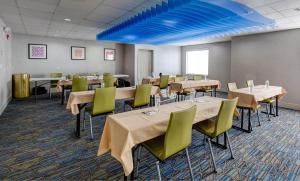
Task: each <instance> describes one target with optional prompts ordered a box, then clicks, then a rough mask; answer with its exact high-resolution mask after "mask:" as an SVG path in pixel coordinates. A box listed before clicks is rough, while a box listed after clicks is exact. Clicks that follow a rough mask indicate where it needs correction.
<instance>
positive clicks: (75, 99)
mask: <svg viewBox="0 0 300 181" xmlns="http://www.w3.org/2000/svg"><path fill="white" fill-rule="evenodd" d="M135 90H136V87H122V88H116V96H115V100H123V99H130V98H134V95H135ZM94 95H95V90H89V91H80V92H71V93H70V96H69V99H68V103H67V106H66V109H67V110H70V111H71V113H72V114H73V115H75V116H77V119H76V129H75V136H76V137H78V138H80V116H81V110H82V109H83V108H84V107H85V106H86V105H87V104H88V103H92V102H93V100H94ZM155 95H160V89H159V87H157V86H152V89H151V97H155Z"/></svg>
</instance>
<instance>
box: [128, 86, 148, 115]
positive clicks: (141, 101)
mask: <svg viewBox="0 0 300 181" xmlns="http://www.w3.org/2000/svg"><path fill="white" fill-rule="evenodd" d="M151 90H152V85H151V84H141V85H137V86H136V90H135V94H134V99H133V100H127V101H125V102H124V111H125V108H126V105H129V106H130V107H131V108H141V107H144V106H149V104H150V96H151Z"/></svg>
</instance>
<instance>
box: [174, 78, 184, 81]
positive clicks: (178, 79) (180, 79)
mask: <svg viewBox="0 0 300 181" xmlns="http://www.w3.org/2000/svg"><path fill="white" fill-rule="evenodd" d="M181 81H184V77H175V82H181Z"/></svg>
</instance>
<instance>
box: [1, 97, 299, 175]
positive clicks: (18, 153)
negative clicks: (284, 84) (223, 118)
mask: <svg viewBox="0 0 300 181" xmlns="http://www.w3.org/2000/svg"><path fill="white" fill-rule="evenodd" d="M218 96H226V95H223V94H222V95H220V94H219V95H218ZM59 100H60V99H59V97H56V98H53V99H52V100H49V99H48V98H46V97H40V98H39V99H38V102H37V104H35V103H34V100H33V99H29V100H24V101H17V100H13V101H12V102H11V103H10V104H9V105H8V107H7V108H6V110H5V112H4V113H3V114H2V116H1V117H0V180H6V179H8V180H33V179H35V180H121V179H123V171H122V167H121V165H120V163H119V162H117V161H116V160H115V159H114V158H112V157H111V156H110V154H109V153H108V154H105V155H103V156H100V157H97V156H96V154H97V150H98V145H99V140H100V137H101V133H102V129H103V125H104V119H103V117H98V118H95V119H94V122H93V123H94V136H95V139H94V140H93V141H91V140H90V135H89V129H88V128H89V123H88V121H87V122H86V125H87V129H86V130H85V132H82V133H81V134H82V137H81V138H80V139H77V138H75V137H74V135H73V131H74V128H75V121H76V117H75V116H73V115H72V114H71V113H70V112H69V111H68V110H66V109H65V106H62V105H60V102H59ZM117 110H120V111H121V110H122V103H121V102H118V103H117ZM260 116H261V124H262V125H261V126H260V127H258V126H257V125H258V124H257V122H256V117H255V116H253V119H252V120H253V121H252V123H253V124H252V125H253V132H252V133H250V134H248V133H243V132H240V131H238V130H235V129H231V130H230V131H229V136H230V138H231V143H232V146H233V151H234V154H235V159H233V160H232V159H229V158H230V152H229V150H228V149H227V150H223V149H221V148H219V147H216V146H213V150H214V153H215V158H216V163H217V167H218V173H216V174H215V173H213V172H212V163H211V159H210V154H209V148H208V145H207V144H205V145H203V141H202V140H203V136H202V135H201V134H200V133H198V132H196V131H194V132H193V142H192V145H191V146H190V147H189V153H190V158H191V162H192V167H193V172H194V176H195V179H196V180H200V179H201V180H300V141H299V140H300V112H299V111H294V110H289V109H280V110H279V117H276V118H275V117H272V118H271V119H272V121H271V122H269V121H267V117H266V115H264V114H260ZM235 124H239V121H238V120H235ZM141 155H142V156H141V159H142V161H141V164H140V169H139V173H140V174H139V178H138V180H156V179H157V172H156V167H155V161H156V160H155V158H154V157H153V156H152V155H151V154H150V153H148V152H147V151H146V150H145V149H143V150H142V154H141ZM161 173H162V177H163V180H167V179H172V180H188V179H189V178H190V175H189V170H188V166H187V162H186V159H185V154H184V152H182V153H180V154H178V155H176V156H173V157H172V158H170V159H169V160H167V161H166V163H164V164H162V165H161Z"/></svg>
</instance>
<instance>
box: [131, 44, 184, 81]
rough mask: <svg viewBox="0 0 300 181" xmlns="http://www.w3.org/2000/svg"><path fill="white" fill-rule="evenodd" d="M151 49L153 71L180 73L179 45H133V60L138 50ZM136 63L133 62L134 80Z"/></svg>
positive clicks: (156, 72)
mask: <svg viewBox="0 0 300 181" xmlns="http://www.w3.org/2000/svg"><path fill="white" fill-rule="evenodd" d="M140 49H142V50H153V72H154V73H155V74H157V75H158V74H159V73H163V74H172V75H175V74H181V48H180V47H179V46H152V45H141V44H138V45H135V62H136V61H137V59H138V58H137V56H138V51H139V50H140ZM136 79H137V63H135V82H137V80H136Z"/></svg>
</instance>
